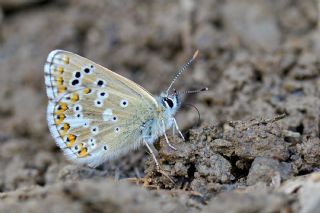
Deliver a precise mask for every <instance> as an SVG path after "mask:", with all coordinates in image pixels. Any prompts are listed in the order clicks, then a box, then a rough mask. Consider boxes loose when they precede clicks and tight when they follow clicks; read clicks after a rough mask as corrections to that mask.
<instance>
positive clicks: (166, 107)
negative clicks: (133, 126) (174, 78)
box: [141, 94, 180, 143]
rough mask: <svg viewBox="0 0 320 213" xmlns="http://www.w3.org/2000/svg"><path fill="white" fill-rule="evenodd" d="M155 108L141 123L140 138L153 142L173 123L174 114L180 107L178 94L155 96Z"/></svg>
mask: <svg viewBox="0 0 320 213" xmlns="http://www.w3.org/2000/svg"><path fill="white" fill-rule="evenodd" d="M155 99H156V101H157V108H156V110H154V111H153V112H154V113H153V114H152V115H151V116H150V117H149V118H148V119H146V121H144V122H143V123H142V125H141V134H142V139H144V140H146V141H147V142H148V143H153V142H154V141H155V140H156V139H157V138H158V137H160V136H161V135H163V134H164V132H165V131H166V130H167V129H169V128H170V127H171V126H172V124H173V122H174V121H173V119H174V115H175V113H176V112H177V110H178V109H179V107H180V99H179V97H178V95H169V96H167V95H165V94H161V95H160V96H157V97H155Z"/></svg>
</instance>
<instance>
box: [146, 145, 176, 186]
mask: <svg viewBox="0 0 320 213" xmlns="http://www.w3.org/2000/svg"><path fill="white" fill-rule="evenodd" d="M143 143H144V144H145V145H146V147H147V148H148V150H149V152H150V153H151V155H152V158H153V160H154V162H155V163H156V167H157V172H159V173H160V174H162V175H163V176H165V177H166V178H168V179H169V180H170V181H171V182H172V183H175V182H174V180H172V178H171V177H170V176H169V175H168V174H167V173H166V172H165V171H163V170H162V169H161V168H160V164H159V162H158V160H157V158H156V156H155V154H154V152H153V150H152V149H151V147H150V145H149V144H148V143H147V142H146V141H145V140H143Z"/></svg>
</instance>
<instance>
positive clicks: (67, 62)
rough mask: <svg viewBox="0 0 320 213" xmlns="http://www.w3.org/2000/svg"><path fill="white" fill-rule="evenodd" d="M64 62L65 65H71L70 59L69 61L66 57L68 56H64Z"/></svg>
mask: <svg viewBox="0 0 320 213" xmlns="http://www.w3.org/2000/svg"><path fill="white" fill-rule="evenodd" d="M62 60H63V62H64V63H65V64H69V63H70V59H69V57H68V56H66V55H65V56H63V58H62Z"/></svg>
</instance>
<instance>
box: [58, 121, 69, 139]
mask: <svg viewBox="0 0 320 213" xmlns="http://www.w3.org/2000/svg"><path fill="white" fill-rule="evenodd" d="M69 129H70V124H68V123H64V124H63V125H62V126H61V127H60V131H59V132H60V135H61V136H64V135H65V134H66V133H67V132H68V130H69Z"/></svg>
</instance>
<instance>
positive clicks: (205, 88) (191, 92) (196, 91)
mask: <svg viewBox="0 0 320 213" xmlns="http://www.w3.org/2000/svg"><path fill="white" fill-rule="evenodd" d="M203 91H208V87H204V88H201V89H197V90H187V91H184V92H182V94H193V93H198V92H203Z"/></svg>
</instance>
